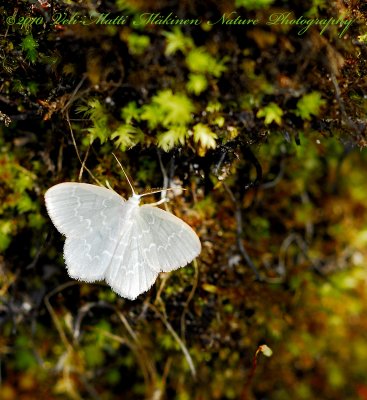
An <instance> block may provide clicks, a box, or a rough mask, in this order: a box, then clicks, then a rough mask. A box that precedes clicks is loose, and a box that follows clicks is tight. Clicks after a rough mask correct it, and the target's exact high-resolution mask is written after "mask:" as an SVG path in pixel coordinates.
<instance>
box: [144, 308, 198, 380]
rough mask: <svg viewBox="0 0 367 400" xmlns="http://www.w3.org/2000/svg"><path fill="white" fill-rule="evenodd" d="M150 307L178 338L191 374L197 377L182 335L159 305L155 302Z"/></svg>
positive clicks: (176, 338) (177, 340)
mask: <svg viewBox="0 0 367 400" xmlns="http://www.w3.org/2000/svg"><path fill="white" fill-rule="evenodd" d="M148 307H149V308H151V309H152V310H153V311H154V312H155V313H156V314H157V315H158V317H159V318H160V319H161V321H162V322H163V323H164V325H165V326H166V328H167V329H168V331H169V332H170V334H171V335H172V336H173V338H174V339H175V340H176V342H177V343H178V345H179V346H180V348H181V350H182V352H183V354H184V356H185V358H186V361H187V363H188V365H189V367H190V370H191V375H192V377H193V378H194V379H195V378H196V369H195V365H194V362H193V361H192V358H191V356H190V353H189V351H188V350H187V347H186V346H185V344H184V343H183V341H182V340H181V339H180V337H179V336H178V335H177V333H176V332H175V330H174V329H173V327H172V325H171V324H170V323H169V322H168V320H167V317H166V316H165V315H163V314H162V313H161V312H160V311H159V310H158V309H157V307H155V306H154V305H153V304H148Z"/></svg>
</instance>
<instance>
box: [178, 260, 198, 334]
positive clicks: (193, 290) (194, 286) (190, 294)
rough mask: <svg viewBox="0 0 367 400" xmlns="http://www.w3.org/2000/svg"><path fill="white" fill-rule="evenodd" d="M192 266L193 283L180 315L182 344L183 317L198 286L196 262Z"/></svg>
mask: <svg viewBox="0 0 367 400" xmlns="http://www.w3.org/2000/svg"><path fill="white" fill-rule="evenodd" d="M193 264H194V268H195V276H194V283H193V285H192V288H191V291H190V293H189V296H188V297H187V300H186V302H185V305H184V309H183V311H182V315H181V337H182V340H183V342H186V338H185V331H186V320H185V317H186V314H187V312H188V310H189V304H190V303H191V300H192V299H193V297H194V294H195V291H196V288H197V286H198V281H199V268H198V263H197V261H196V260H194V261H193Z"/></svg>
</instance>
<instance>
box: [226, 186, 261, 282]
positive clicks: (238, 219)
mask: <svg viewBox="0 0 367 400" xmlns="http://www.w3.org/2000/svg"><path fill="white" fill-rule="evenodd" d="M223 186H224V188H225V190H226V191H227V193H228V194H229V197H230V198H231V200H232V202H233V204H234V206H235V219H236V233H237V235H236V236H237V246H238V249H239V251H240V253H241V254H242V257H243V258H244V260H245V262H246V263H247V265H248V266H249V267H250V268H251V269H252V271H253V272H254V274H255V276H256V279H257V280H258V281H260V280H261V277H260V274H259V271H258V269H257V268H256V266H255V264H254V263H253V262H252V260H251V258H250V256H249V255H248V253H247V251H246V249H245V246H244V245H243V243H242V235H243V227H242V210H241V208H240V206H239V205H238V201H237V200H236V198H235V197H234V195H233V193H232V190H231V189H230V188H229V187H228V185H227V184H226V183H225V182H223Z"/></svg>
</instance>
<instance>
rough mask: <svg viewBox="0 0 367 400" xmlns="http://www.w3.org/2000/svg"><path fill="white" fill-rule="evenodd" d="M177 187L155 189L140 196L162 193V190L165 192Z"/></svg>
mask: <svg viewBox="0 0 367 400" xmlns="http://www.w3.org/2000/svg"><path fill="white" fill-rule="evenodd" d="M177 189H178V188H167V189H161V190H154V191H153V192H149V193H143V194H141V195H140V197H143V196H149V195H151V194H155V193H162V192H165V191H166V190H177ZM180 190H187V189H184V188H180Z"/></svg>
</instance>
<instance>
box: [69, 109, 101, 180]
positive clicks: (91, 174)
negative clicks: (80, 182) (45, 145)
mask: <svg viewBox="0 0 367 400" xmlns="http://www.w3.org/2000/svg"><path fill="white" fill-rule="evenodd" d="M65 115H66V121H67V123H68V125H69V129H70V135H71V139H72V141H73V145H74V148H75V151H76V155H77V156H78V159H79V161H80V164H81V165H82V166H81V170H80V173H79V177H81V174H82V171H83V169H85V170H86V171H87V172H88V174H89V175H90V176H91V178H92V179H93V180H94V181H95V182H96V183H98V185H99V186H103V185H102V184H101V183H100V182H99V180H98V179H97V178H96V177H95V176H94V175H93V173H92V171H91V170H90V169H89V168H87V167H86V166H85V162H86V159H85V160H84V161H82V159H81V157H80V154H79V150H78V146H77V144H76V141H75V137H74V133H73V128H72V126H71V122H70V117H69V111H68V110H67V111H66V113H65ZM88 150H89V149H88Z"/></svg>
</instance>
